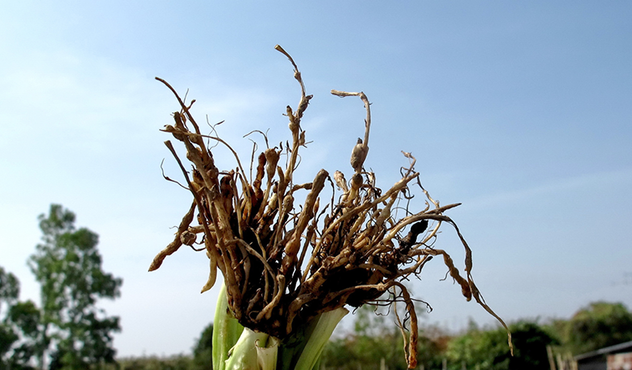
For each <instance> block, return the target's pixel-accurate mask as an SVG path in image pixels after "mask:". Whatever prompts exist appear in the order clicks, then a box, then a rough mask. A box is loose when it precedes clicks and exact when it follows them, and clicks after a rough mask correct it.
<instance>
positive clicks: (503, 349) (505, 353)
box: [446, 321, 556, 370]
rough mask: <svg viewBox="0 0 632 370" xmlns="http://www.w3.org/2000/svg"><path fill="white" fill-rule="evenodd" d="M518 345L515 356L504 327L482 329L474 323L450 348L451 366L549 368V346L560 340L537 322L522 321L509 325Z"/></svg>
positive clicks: (495, 369) (481, 369) (502, 369)
mask: <svg viewBox="0 0 632 370" xmlns="http://www.w3.org/2000/svg"><path fill="white" fill-rule="evenodd" d="M509 329H510V330H511V336H512V341H513V346H514V355H513V356H511V353H510V351H509V347H508V345H507V334H506V331H505V329H504V328H499V329H495V330H480V329H479V328H478V327H476V326H474V325H470V328H469V330H468V331H467V333H465V334H463V335H461V336H459V337H456V338H454V339H453V340H452V341H451V342H450V344H449V348H448V351H447V354H446V355H447V358H448V360H449V363H450V368H451V369H455V370H456V369H461V368H462V366H463V365H465V366H466V367H467V368H468V369H478V370H521V369H525V370H527V369H533V370H537V369H542V370H548V369H549V368H550V367H549V361H548V357H547V350H546V347H547V346H548V345H551V344H555V343H556V340H555V339H554V338H553V337H552V336H550V335H549V334H548V333H547V332H546V331H545V330H544V329H543V328H542V327H541V326H540V325H538V324H537V323H535V322H529V321H519V322H516V323H514V324H512V325H510V326H509Z"/></svg>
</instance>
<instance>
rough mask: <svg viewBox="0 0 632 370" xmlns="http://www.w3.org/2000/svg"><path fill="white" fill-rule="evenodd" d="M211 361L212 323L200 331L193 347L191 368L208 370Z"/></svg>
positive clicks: (192, 369) (193, 369)
mask: <svg viewBox="0 0 632 370" xmlns="http://www.w3.org/2000/svg"><path fill="white" fill-rule="evenodd" d="M212 362H213V323H211V324H208V326H207V327H206V328H204V330H203V331H202V334H201V335H200V339H198V342H197V344H196V345H195V347H193V360H192V361H191V370H209V369H210V368H211V364H212Z"/></svg>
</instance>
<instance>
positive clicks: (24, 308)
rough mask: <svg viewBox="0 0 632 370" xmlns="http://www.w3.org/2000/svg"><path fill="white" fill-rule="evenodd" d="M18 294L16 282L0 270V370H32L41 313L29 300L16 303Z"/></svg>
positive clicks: (17, 283)
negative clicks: (31, 364) (0, 318)
mask: <svg viewBox="0 0 632 370" xmlns="http://www.w3.org/2000/svg"><path fill="white" fill-rule="evenodd" d="M19 295H20V282H19V281H18V279H17V278H16V277H15V275H13V274H12V273H7V272H5V271H4V269H3V268H2V267H0V317H2V321H1V322H0V369H12V370H20V369H32V367H31V366H30V362H31V358H32V357H33V356H34V354H35V352H36V349H37V343H36V338H37V334H38V331H39V316H40V312H39V310H38V309H37V307H36V306H35V304H34V303H33V302H31V301H27V302H19V301H18V297H19ZM4 306H6V309H5V308H3V307H4Z"/></svg>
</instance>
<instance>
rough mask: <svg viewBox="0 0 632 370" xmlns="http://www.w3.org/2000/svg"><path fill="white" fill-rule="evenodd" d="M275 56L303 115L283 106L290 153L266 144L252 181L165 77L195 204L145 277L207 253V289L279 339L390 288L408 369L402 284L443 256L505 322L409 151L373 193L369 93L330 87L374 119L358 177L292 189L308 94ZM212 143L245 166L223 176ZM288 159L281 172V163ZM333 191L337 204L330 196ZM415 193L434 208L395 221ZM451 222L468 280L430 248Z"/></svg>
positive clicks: (358, 152)
mask: <svg viewBox="0 0 632 370" xmlns="http://www.w3.org/2000/svg"><path fill="white" fill-rule="evenodd" d="M276 49H277V50H278V51H280V52H281V53H283V54H284V55H285V56H287V57H288V59H289V60H290V62H291V63H292V65H293V66H294V78H295V79H296V80H297V81H298V82H299V84H300V86H301V99H300V101H299V104H298V107H297V108H296V109H295V110H293V109H292V108H291V107H290V106H288V107H287V108H286V114H287V117H288V118H289V129H290V132H291V134H292V141H291V146H290V147H287V146H286V148H285V149H282V148H283V146H282V145H280V148H281V149H279V148H277V147H274V148H269V147H268V148H267V149H266V150H264V151H263V152H262V153H260V154H259V155H258V157H257V158H256V159H254V158H255V157H254V155H253V163H252V166H253V167H255V166H256V175H255V176H254V179H253V178H249V177H248V176H247V174H246V172H245V171H244V169H243V167H242V165H241V161H240V160H239V157H238V156H237V154H236V153H235V151H234V150H233V149H232V148H231V147H230V146H229V145H228V144H227V143H226V142H224V141H223V140H222V139H220V138H219V137H216V136H210V135H204V134H202V133H201V132H200V127H199V125H198V124H197V123H196V121H195V119H194V118H193V116H192V115H191V113H190V108H191V104H192V103H191V104H190V105H188V106H187V105H186V104H185V102H184V101H183V100H182V99H181V98H180V97H179V96H178V94H177V93H176V91H175V90H174V89H173V88H172V87H171V86H170V85H169V84H168V83H167V82H165V81H164V80H162V79H159V78H157V79H158V80H159V81H161V82H163V83H164V84H165V85H166V86H167V87H168V88H169V89H171V91H172V92H173V93H174V94H175V96H176V98H177V99H178V101H179V103H180V108H181V109H180V111H178V112H175V113H173V117H174V121H175V122H174V124H173V125H167V126H165V128H164V129H163V130H162V131H164V132H167V133H170V134H171V135H173V137H174V138H175V139H176V140H178V141H180V142H182V143H183V144H184V146H185V148H186V152H187V154H186V157H187V159H188V160H189V161H190V162H191V164H192V168H191V169H189V170H187V168H186V167H185V166H184V165H183V164H182V161H181V159H180V158H179V157H178V155H177V154H176V151H175V149H174V147H173V145H172V143H171V142H170V141H166V142H165V144H166V145H167V147H168V148H169V150H170V151H171V152H172V154H173V155H174V157H175V159H176V161H177V162H178V164H179V166H180V168H181V170H182V173H183V174H184V178H185V179H186V187H187V188H188V189H189V190H190V191H191V194H192V195H193V202H192V204H191V207H190V208H189V211H188V212H187V213H186V214H185V215H184V217H183V218H182V221H181V223H180V226H179V227H178V230H177V232H176V235H175V239H174V240H173V242H171V243H170V244H169V245H168V246H167V247H166V248H165V249H163V250H162V251H160V253H158V255H157V256H156V257H155V258H154V260H153V262H152V264H151V267H150V269H149V270H150V271H152V270H155V269H157V268H159V267H160V265H161V263H162V262H163V260H164V258H165V257H166V256H168V255H170V254H172V253H174V252H175V251H176V250H178V248H180V247H181V246H182V245H188V246H191V247H193V248H194V249H196V250H204V251H206V255H207V257H208V258H209V259H210V274H209V279H208V281H207V283H206V284H205V286H204V287H203V290H202V291H206V290H208V289H210V288H211V287H212V286H213V285H214V283H215V280H216V275H217V269H218V268H219V269H220V270H221V272H222V275H223V277H224V281H225V284H226V292H227V297H228V306H229V307H230V309H231V311H232V313H233V315H234V316H235V318H236V319H237V320H238V321H239V322H240V323H241V324H242V325H243V326H245V327H248V328H251V329H253V330H256V331H260V332H265V333H268V334H270V335H273V336H275V337H277V338H280V339H283V338H286V337H288V336H289V335H290V334H291V333H292V331H293V328H295V327H300V326H302V325H304V324H305V323H306V322H307V321H309V320H310V319H311V318H313V317H315V316H316V315H318V314H320V313H323V312H326V311H330V310H333V309H336V308H339V307H342V306H344V305H350V306H354V307H359V306H361V305H363V304H365V303H372V302H375V301H376V300H377V299H378V298H379V297H380V296H382V295H383V294H384V293H385V292H387V291H390V292H391V294H390V298H389V300H390V302H394V301H402V302H404V303H405V307H406V312H407V319H408V320H407V322H409V323H410V324H409V328H408V332H409V334H408V335H406V336H405V338H406V346H405V351H406V356H407V361H408V364H409V366H410V367H414V366H415V365H416V347H417V332H418V328H417V315H416V313H415V307H414V302H413V299H412V298H411V296H410V294H409V292H408V290H407V288H406V287H405V286H404V285H403V284H402V281H404V280H406V279H408V278H409V277H410V276H411V275H418V274H420V273H421V270H422V268H423V267H424V265H425V264H426V263H427V262H428V261H430V260H431V259H432V258H433V257H435V256H438V257H441V258H442V259H443V262H444V264H445V265H446V266H447V268H448V270H449V274H450V276H451V277H452V278H453V279H454V280H455V281H456V282H457V283H458V284H459V285H460V287H461V291H462V293H463V295H464V296H465V298H466V299H467V300H468V301H469V300H471V299H472V298H474V299H475V300H476V301H477V302H478V303H479V304H480V305H481V306H482V307H483V308H485V309H486V310H487V311H488V312H489V313H490V314H491V315H493V316H494V317H496V318H497V319H498V320H499V321H500V322H501V323H502V320H501V319H500V318H499V317H498V316H497V315H496V314H495V313H494V312H493V311H492V310H491V309H490V308H489V307H488V306H487V304H486V303H485V302H484V300H483V299H482V297H481V295H480V293H479V290H478V289H477V287H476V285H475V284H474V281H473V280H472V276H471V270H472V256H471V250H470V248H469V247H468V245H467V243H466V242H465V239H464V238H463V237H462V235H461V233H460V232H459V229H458V228H457V226H456V224H455V223H454V222H453V221H452V219H450V218H449V217H448V216H446V215H444V212H445V211H447V210H448V209H450V208H453V207H456V206H458V205H459V204H450V205H447V206H440V205H439V203H438V202H437V201H435V200H433V199H432V198H431V197H430V195H429V193H428V192H427V191H426V190H425V189H424V188H423V187H422V186H421V182H420V181H419V173H418V172H416V171H415V168H414V165H415V159H414V157H413V156H412V155H411V154H410V153H404V156H405V157H406V158H408V160H409V166H408V167H406V168H402V169H401V174H402V177H401V179H400V180H399V181H397V182H396V183H395V184H394V185H393V186H392V187H391V188H390V189H388V190H386V191H383V190H381V189H380V188H378V187H377V186H376V183H375V174H373V173H372V172H368V171H366V170H365V169H364V161H365V159H366V158H367V154H368V151H369V146H368V143H369V130H370V127H371V112H370V106H369V101H368V99H367V97H366V95H365V94H364V93H362V92H360V93H347V92H340V91H335V90H332V94H334V95H338V96H359V97H360V98H361V99H362V101H363V102H364V106H365V108H366V112H367V117H366V120H365V134H364V139H358V142H357V144H355V146H354V148H353V150H352V155H351V167H352V168H353V173H352V174H351V176H350V179H349V180H347V179H346V177H345V175H344V174H343V173H342V172H340V171H335V173H334V174H333V176H331V175H330V174H329V173H328V172H327V171H325V170H320V171H319V172H318V173H317V174H316V176H315V177H314V180H313V181H312V182H309V183H304V184H297V183H295V182H294V177H293V174H294V171H295V170H296V168H297V167H298V164H297V158H298V153H299V149H300V148H301V147H303V146H305V144H306V141H305V131H304V130H302V128H301V118H302V117H303V114H304V112H305V110H306V109H307V107H308V104H309V101H310V99H311V97H312V96H311V95H306V94H305V86H304V84H303V80H302V78H301V74H300V72H299V70H298V67H297V66H296V64H295V63H294V61H293V60H292V58H291V56H290V55H289V54H287V53H286V52H285V51H284V50H283V49H282V48H281V47H280V46H277V47H276ZM191 129H192V130H191ZM209 141H214V142H219V143H221V144H223V145H225V146H226V147H228V148H229V149H230V150H231V151H232V152H233V154H234V155H235V159H236V163H237V166H236V167H235V168H233V169H230V170H226V171H222V170H220V169H218V168H217V167H216V166H215V163H214V160H213V154H212V152H211V150H210V149H209V146H208V145H207V142H209ZM266 142H267V138H266ZM283 155H285V156H286V164H285V168H282V167H281V165H280V163H279V162H280V158H281V157H282V156H283ZM327 185H329V187H330V188H331V195H329V194H327V192H326V191H324V190H325V188H326V187H328V186H327ZM413 186H416V187H418V188H419V189H420V190H421V192H422V193H423V194H424V196H425V197H426V198H427V201H426V207H425V209H423V210H421V211H419V212H416V213H414V212H410V211H408V209H406V210H405V211H403V212H399V213H404V215H403V217H401V218H397V217H396V213H397V212H394V209H395V207H397V203H398V202H400V201H403V202H407V201H408V200H409V199H410V198H411V197H412V190H411V188H412V187H413ZM336 188H337V189H336ZM299 192H306V194H304V195H303V196H304V203H303V204H302V205H300V206H296V205H295V204H294V202H295V198H296V196H297V195H299ZM326 194H327V195H326ZM324 199H328V200H327V201H325V200H324ZM323 203H325V204H324V205H323ZM406 208H407V207H406ZM194 221H195V222H194ZM443 223H448V224H450V225H452V226H453V227H454V229H455V230H456V233H457V234H458V236H459V238H460V240H461V241H462V244H463V247H464V248H465V266H464V273H463V274H462V273H461V272H460V271H459V270H458V269H457V268H456V267H455V265H454V262H453V260H452V258H450V256H449V255H448V253H446V251H444V250H441V249H437V248H434V247H433V244H434V239H435V238H436V237H437V232H438V230H439V227H440V226H441V225H442V224H443ZM196 245H201V246H202V247H200V248H196V247H195V246H196ZM503 325H504V323H503ZM402 329H403V328H402Z"/></svg>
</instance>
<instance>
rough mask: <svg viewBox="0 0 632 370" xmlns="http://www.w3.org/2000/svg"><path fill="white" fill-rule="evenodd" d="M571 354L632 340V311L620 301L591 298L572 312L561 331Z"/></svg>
mask: <svg viewBox="0 0 632 370" xmlns="http://www.w3.org/2000/svg"><path fill="white" fill-rule="evenodd" d="M563 335H564V339H565V342H567V344H568V347H569V349H570V350H571V351H572V352H573V353H574V354H576V355H577V354H581V353H585V352H590V351H594V350H597V349H599V348H603V347H607V346H611V345H615V344H619V343H623V342H627V341H630V340H632V313H630V311H629V310H628V308H627V307H626V306H625V305H624V304H623V303H608V302H603V301H599V302H592V303H590V304H589V305H588V306H586V307H583V308H582V309H580V310H579V311H577V312H576V313H575V315H573V317H572V318H571V319H570V320H568V322H567V323H566V328H565V332H564V333H563Z"/></svg>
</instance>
